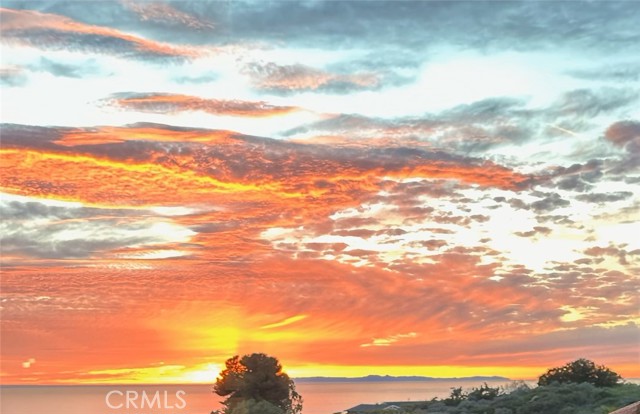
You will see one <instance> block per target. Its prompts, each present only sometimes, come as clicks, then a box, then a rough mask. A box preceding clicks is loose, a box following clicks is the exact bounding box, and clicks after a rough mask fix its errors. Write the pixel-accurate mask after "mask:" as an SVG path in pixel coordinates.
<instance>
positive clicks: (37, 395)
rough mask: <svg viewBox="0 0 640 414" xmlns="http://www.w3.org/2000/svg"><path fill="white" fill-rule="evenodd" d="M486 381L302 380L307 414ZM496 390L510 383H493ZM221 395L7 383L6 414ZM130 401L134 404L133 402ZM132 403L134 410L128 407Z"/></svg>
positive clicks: (153, 409) (175, 405)
mask: <svg viewBox="0 0 640 414" xmlns="http://www.w3.org/2000/svg"><path fill="white" fill-rule="evenodd" d="M482 383H483V381H478V380H474V381H470V380H433V381H406V382H398V381H389V382H386V381H385V382H362V381H353V382H338V383H327V382H299V383H296V389H297V390H298V392H299V393H300V394H301V395H302V397H303V399H304V409H303V414H333V413H336V412H341V411H343V410H346V409H347V408H350V407H353V406H356V405H358V404H361V403H369V404H373V403H380V402H385V401H419V400H430V399H432V398H433V397H447V396H448V395H449V393H450V391H451V388H455V387H463V388H465V389H468V388H471V387H478V386H480V385H482ZM487 383H488V384H489V385H491V386H500V385H507V382H505V381H502V380H501V381H487ZM220 400H221V397H219V396H217V395H215V394H213V393H212V391H211V385H206V384H205V385H194V384H189V385H56V386H34V385H26V386H23V385H19V386H17V385H5V386H0V412H2V414H209V413H210V412H211V410H213V409H216V408H220V407H221V406H220V403H219V401H220ZM127 403H128V404H127ZM127 405H128V407H127Z"/></svg>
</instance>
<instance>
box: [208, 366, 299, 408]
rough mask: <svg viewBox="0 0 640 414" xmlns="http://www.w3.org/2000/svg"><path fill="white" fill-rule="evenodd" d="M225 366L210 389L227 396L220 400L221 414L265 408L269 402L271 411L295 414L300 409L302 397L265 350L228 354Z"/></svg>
mask: <svg viewBox="0 0 640 414" xmlns="http://www.w3.org/2000/svg"><path fill="white" fill-rule="evenodd" d="M225 366H226V369H225V370H224V371H222V372H221V373H220V376H219V377H218V378H217V379H216V383H215V385H214V386H213V392H215V393H216V394H218V395H220V396H222V397H227V399H226V400H224V401H223V403H222V404H223V405H224V406H225V407H226V408H225V410H224V413H225V414H253V412H254V411H255V412H256V413H258V412H263V411H264V412H267V411H266V407H269V406H272V408H270V411H268V412H270V413H271V412H273V413H274V414H278V413H279V412H281V413H283V414H299V413H300V412H301V411H302V397H301V396H300V394H298V393H297V392H296V389H295V384H294V383H293V381H292V380H291V379H290V378H289V376H288V375H287V374H285V373H284V372H283V371H282V365H280V362H279V361H278V360H277V359H276V358H273V357H270V356H268V355H265V354H251V355H245V356H243V357H242V358H240V357H239V356H237V355H236V356H234V357H233V358H229V359H228V360H227V361H226V362H225ZM274 408H275V409H276V410H279V412H278V411H274V410H273V409H274ZM261 409H262V410H263V411H260V410H261Z"/></svg>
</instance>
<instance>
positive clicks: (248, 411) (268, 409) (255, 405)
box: [229, 400, 284, 414]
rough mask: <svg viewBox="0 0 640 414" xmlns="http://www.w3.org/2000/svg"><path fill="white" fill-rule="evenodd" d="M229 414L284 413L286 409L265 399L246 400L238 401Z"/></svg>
mask: <svg viewBox="0 0 640 414" xmlns="http://www.w3.org/2000/svg"><path fill="white" fill-rule="evenodd" d="M229 414H284V411H282V409H281V408H278V407H276V406H275V405H273V404H271V403H270V402H268V401H265V400H262V401H256V400H244V401H241V402H240V403H238V404H237V405H236V406H235V407H234V408H233V409H232V410H231V411H230V412H229Z"/></svg>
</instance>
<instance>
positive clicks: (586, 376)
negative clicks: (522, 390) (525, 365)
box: [538, 359, 622, 387]
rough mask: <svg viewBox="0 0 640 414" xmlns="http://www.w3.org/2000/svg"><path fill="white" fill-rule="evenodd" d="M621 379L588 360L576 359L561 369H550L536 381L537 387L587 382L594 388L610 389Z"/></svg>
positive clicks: (607, 369) (605, 368)
mask: <svg viewBox="0 0 640 414" xmlns="http://www.w3.org/2000/svg"><path fill="white" fill-rule="evenodd" d="M621 379H622V378H621V377H620V375H618V374H616V373H615V372H613V371H611V370H610V369H609V368H607V367H605V366H603V365H600V366H596V364H594V363H593V362H591V361H589V360H588V359H578V360H576V361H573V362H570V363H568V364H566V365H564V366H562V367H557V368H551V369H550V370H548V371H547V372H546V373H545V374H543V375H542V376H540V378H539V379H538V385H550V384H552V383H554V382H558V383H561V384H563V383H568V382H573V383H582V382H587V383H590V384H593V385H595V386H596V387H611V386H613V385H616V384H617V383H618V382H619V381H620V380H621Z"/></svg>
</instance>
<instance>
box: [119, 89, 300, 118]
mask: <svg viewBox="0 0 640 414" xmlns="http://www.w3.org/2000/svg"><path fill="white" fill-rule="evenodd" d="M107 101H108V102H110V103H111V104H112V105H115V106H119V107H121V108H124V109H129V110H135V111H140V112H151V113H161V114H167V113H177V112H183V111H202V112H206V113H209V114H212V115H226V116H244V117H266V116H275V115H284V114H288V113H291V112H295V111H299V110H300V108H297V107H295V106H275V105H269V104H268V103H266V102H263V101H259V102H251V101H239V100H221V99H204V98H199V97H196V96H188V95H175V94H163V93H140V94H135V93H125V94H116V95H115V96H113V97H112V98H111V99H108V100H107Z"/></svg>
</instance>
